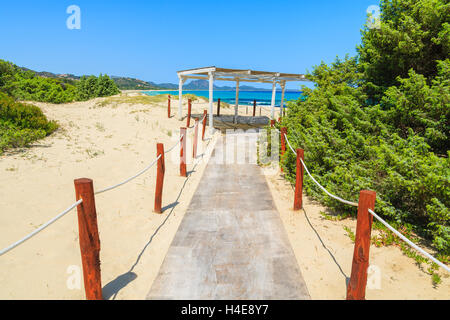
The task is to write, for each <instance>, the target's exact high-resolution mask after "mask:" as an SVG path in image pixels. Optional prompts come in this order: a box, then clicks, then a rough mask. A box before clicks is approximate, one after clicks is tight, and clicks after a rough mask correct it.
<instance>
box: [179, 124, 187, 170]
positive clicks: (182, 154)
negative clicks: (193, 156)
mask: <svg viewBox="0 0 450 320" xmlns="http://www.w3.org/2000/svg"><path fill="white" fill-rule="evenodd" d="M186 133H187V130H186V128H180V138H181V142H180V176H182V177H186V176H187V175H186V139H187V135H186Z"/></svg>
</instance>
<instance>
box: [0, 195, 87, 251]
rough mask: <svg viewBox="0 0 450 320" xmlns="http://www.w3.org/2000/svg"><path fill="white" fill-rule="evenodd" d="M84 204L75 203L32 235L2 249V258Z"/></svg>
mask: <svg viewBox="0 0 450 320" xmlns="http://www.w3.org/2000/svg"><path fill="white" fill-rule="evenodd" d="M82 202H83V199H80V200H78V201H77V202H75V203H73V204H72V205H71V206H70V207H68V208H67V209H66V210H64V211H63V212H61V213H60V214H58V215H57V216H56V217H54V218H53V219H51V220H50V221H48V222H47V223H45V224H43V225H42V226H40V227H39V228H37V229H36V230H34V231H33V232H31V233H30V234H28V235H27V236H25V237H23V238H22V239H20V240H19V241H17V242H15V243H13V244H12V245H10V246H8V247H6V248H4V249H2V250H1V251H0V256H2V255H4V254H5V253H7V252H8V251H10V250H12V249H14V248H15V247H17V246H18V245H20V244H22V243H24V242H25V241H27V240H28V239H30V238H31V237H33V236H35V235H36V234H38V233H39V232H41V231H42V230H44V229H45V228H47V227H48V226H49V225H51V224H52V223H53V222H55V221H56V220H58V219H59V218H61V217H63V216H64V215H66V214H67V213H68V212H70V211H71V210H72V209H73V208H75V207H76V206H78V205H79V204H80V203H82Z"/></svg>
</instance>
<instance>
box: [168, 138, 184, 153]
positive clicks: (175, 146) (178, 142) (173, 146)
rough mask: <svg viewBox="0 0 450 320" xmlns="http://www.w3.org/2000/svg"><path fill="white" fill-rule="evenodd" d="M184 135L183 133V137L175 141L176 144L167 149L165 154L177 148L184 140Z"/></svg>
mask: <svg viewBox="0 0 450 320" xmlns="http://www.w3.org/2000/svg"><path fill="white" fill-rule="evenodd" d="M183 137H184V134H182V135H181V137H180V139H179V140H178V142H177V143H175V144H174V145H173V147H172V148H170V149H169V150H167V151H165V152H164V154H167V153H169V152H170V151H172V150H173V149H175V147H176V146H177V145H179V144H180V142H181V140H183Z"/></svg>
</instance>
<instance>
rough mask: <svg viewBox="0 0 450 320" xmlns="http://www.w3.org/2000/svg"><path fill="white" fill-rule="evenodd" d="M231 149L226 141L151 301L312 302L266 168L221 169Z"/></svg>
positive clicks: (216, 151)
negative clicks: (252, 300) (232, 300)
mask: <svg viewBox="0 0 450 320" xmlns="http://www.w3.org/2000/svg"><path fill="white" fill-rule="evenodd" d="M249 143H255V142H249ZM236 149H237V152H244V151H245V149H246V148H245V146H244V145H242V144H241V145H239V144H238V145H237V146H236ZM236 149H235V150H236ZM224 150H225V142H224V139H223V138H220V139H219V140H218V142H217V144H216V146H215V149H214V151H213V158H211V159H210V161H209V163H208V165H207V167H206V169H205V172H204V175H203V177H202V181H201V183H200V185H199V187H198V189H197V190H196V192H195V194H194V196H193V198H192V200H191V203H190V205H189V208H188V211H187V212H186V214H185V216H184V218H183V220H182V222H181V224H180V227H179V229H178V231H177V233H176V235H175V238H174V239H173V241H172V243H171V246H170V248H169V250H168V253H167V255H166V257H165V260H164V262H163V264H162V266H161V269H160V270H159V273H158V276H157V277H156V279H155V281H154V283H153V286H152V288H151V290H150V292H149V294H148V296H147V299H193V300H198V299H208V300H209V299H219V300H225V299H243V300H247V299H267V300H270V299H310V296H309V293H308V290H307V288H306V285H305V282H304V280H303V278H302V275H301V272H300V269H299V267H298V264H297V261H296V259H295V256H294V252H293V250H292V248H291V245H290V243H289V241H288V238H287V235H286V232H285V230H284V227H283V224H282V221H281V219H280V216H279V214H278V212H277V210H276V208H275V204H274V202H273V199H272V195H271V193H270V190H269V188H268V186H267V183H266V181H265V178H264V176H263V174H262V171H261V169H260V168H259V167H258V166H257V165H256V164H249V163H246V164H221V163H216V162H217V161H215V160H214V156H216V158H215V159H217V157H222V156H223V155H224V154H225V152H224Z"/></svg>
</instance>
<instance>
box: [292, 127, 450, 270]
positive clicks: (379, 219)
mask: <svg viewBox="0 0 450 320" xmlns="http://www.w3.org/2000/svg"><path fill="white" fill-rule="evenodd" d="M284 137H285V138H286V141H287V143H288V145H289V147H290V148H291V150H292V152H293V153H294V154H296V152H295V151H294V148H292V146H291V143H290V142H289V140H288V138H287V136H286V134H284ZM300 161H301V162H302V165H303V167H304V168H305V170H306V172H307V173H308V175H309V177H310V178H311V179H312V181H314V182H315V183H316V184H317V185H318V186H319V187H320V188H321V189H322V190H323V191H324V192H325V193H326V194H328V195H329V196H330V197H332V198H334V199H336V200H339V201H340V202H343V203H346V204H349V205H351V206H355V207H358V204H357V203H355V202H351V201H347V200H344V199H342V198H339V197H338V196H335V195H333V194H331V193H330V192H328V190H327V189H325V188H324V187H323V186H321V185H320V184H319V183H318V182H317V181H316V179H314V177H313V176H312V175H311V173H309V170H308V168H307V167H306V165H305V163H304V162H303V160H302V159H300ZM369 212H370V214H372V215H373V216H374V217H375V218H376V219H377V220H378V221H380V222H381V223H382V224H383V225H385V226H386V228H388V229H389V230H391V231H392V232H393V233H394V234H396V235H397V236H398V237H399V238H400V239H402V240H403V241H405V242H406V243H407V244H408V245H409V246H410V247H412V248H413V249H416V250H417V251H419V252H420V253H422V254H423V255H424V256H426V257H427V258H429V259H430V260H432V261H433V262H434V263H436V264H437V265H439V266H440V267H442V268H444V269H445V270H446V271H448V272H450V268H449V267H447V266H446V265H445V264H443V263H442V262H440V261H439V260H438V259H436V258H435V257H433V256H432V255H431V254H429V253H428V252H426V251H425V250H423V249H422V248H420V247H418V246H417V245H416V244H415V243H413V242H411V241H410V240H409V239H408V238H406V237H405V236H404V235H402V234H401V233H400V232H398V231H397V230H396V229H394V228H393V227H392V226H391V225H389V224H388V223H387V222H386V221H384V220H383V219H382V218H381V217H379V216H378V215H377V214H376V213H375V212H374V211H373V210H372V209H369Z"/></svg>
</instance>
